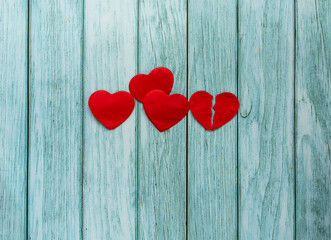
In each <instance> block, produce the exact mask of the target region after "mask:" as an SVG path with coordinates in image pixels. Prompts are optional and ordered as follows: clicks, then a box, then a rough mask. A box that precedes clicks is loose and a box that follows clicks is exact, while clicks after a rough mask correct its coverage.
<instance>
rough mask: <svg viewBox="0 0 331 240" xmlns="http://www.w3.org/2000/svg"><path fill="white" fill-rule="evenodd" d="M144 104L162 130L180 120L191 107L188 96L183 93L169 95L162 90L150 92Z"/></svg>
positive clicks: (149, 114) (153, 121)
mask: <svg viewBox="0 0 331 240" xmlns="http://www.w3.org/2000/svg"><path fill="white" fill-rule="evenodd" d="M143 104H144V109H145V112H146V114H147V117H148V118H149V119H150V120H151V121H152V123H153V124H154V125H155V127H156V128H157V129H158V130H159V131H160V132H163V131H165V130H167V129H169V128H171V127H172V126H174V125H176V124H177V123H178V122H180V120H182V119H183V118H184V117H185V115H186V114H187V112H188V110H189V109H190V106H189V103H188V101H187V98H186V97H184V96H183V95H181V94H172V95H167V94H166V93H164V92H163V91H161V90H153V91H151V92H149V93H148V94H147V95H146V97H145V99H144V103H143Z"/></svg>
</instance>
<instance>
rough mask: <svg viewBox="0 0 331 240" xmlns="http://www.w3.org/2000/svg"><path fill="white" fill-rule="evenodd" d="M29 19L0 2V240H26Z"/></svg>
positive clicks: (22, 4)
mask: <svg viewBox="0 0 331 240" xmlns="http://www.w3.org/2000/svg"><path fill="white" fill-rule="evenodd" d="M27 16H28V12H27V1H22V0H4V1H1V2H0V49H1V50H0V106H1V107H0V136H1V137H0V239H26V186H27V185H26V184H27V181H26V180H27V179H26V177H27V174H26V173H27V163H26V161H27V121H26V120H27V52H28V51H27V36H28V34H27V33H28V30H27Z"/></svg>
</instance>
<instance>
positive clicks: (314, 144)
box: [295, 0, 331, 239]
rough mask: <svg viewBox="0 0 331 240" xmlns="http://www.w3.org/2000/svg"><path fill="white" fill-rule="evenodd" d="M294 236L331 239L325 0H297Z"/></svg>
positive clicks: (329, 18)
mask: <svg viewBox="0 0 331 240" xmlns="http://www.w3.org/2000/svg"><path fill="white" fill-rule="evenodd" d="M296 29H297V31H296V33H297V34H296V41H297V45H296V60H297V61H296V82H295V83H296V96H295V103H296V105H295V106H296V108H295V110H296V111H295V119H296V128H295V131H296V135H295V141H296V158H295V159H296V166H297V168H296V186H297V188H296V196H297V203H296V207H297V209H296V212H297V214H296V229H297V231H296V232H297V239H331V201H330V200H331V154H330V153H331V150H330V145H329V143H330V137H331V122H330V117H331V115H330V105H331V89H330V85H331V77H330V76H331V75H330V74H331V1H329V0H321V1H310V0H298V1H297V14H296Z"/></svg>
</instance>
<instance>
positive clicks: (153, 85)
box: [129, 67, 174, 102]
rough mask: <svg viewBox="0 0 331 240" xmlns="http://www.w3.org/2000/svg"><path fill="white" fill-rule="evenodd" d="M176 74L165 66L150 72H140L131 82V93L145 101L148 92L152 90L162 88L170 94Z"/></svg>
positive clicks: (139, 99)
mask: <svg viewBox="0 0 331 240" xmlns="http://www.w3.org/2000/svg"><path fill="white" fill-rule="evenodd" d="M173 84H174V76H173V74H172V72H171V71H170V70H169V69H168V68H165V67H157V68H154V69H153V70H152V71H151V72H150V73H149V74H147V75H146V74H138V75H136V76H134V77H133V78H132V79H131V81H130V84H129V90H130V92H131V94H132V95H133V96H134V97H135V98H136V99H137V100H138V101H140V102H143V100H144V97H145V96H146V94H147V93H149V92H150V91H152V90H156V89H159V90H162V91H163V92H165V93H166V94H170V92H171V89H172V85H173Z"/></svg>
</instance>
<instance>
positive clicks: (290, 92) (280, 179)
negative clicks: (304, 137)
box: [238, 0, 295, 239]
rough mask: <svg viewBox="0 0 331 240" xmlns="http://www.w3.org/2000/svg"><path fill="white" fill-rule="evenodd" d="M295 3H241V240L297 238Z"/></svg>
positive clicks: (244, 0) (271, 0) (258, 0)
mask: <svg viewBox="0 0 331 240" xmlns="http://www.w3.org/2000/svg"><path fill="white" fill-rule="evenodd" d="M293 14H294V3H293V1H280V0H276V1H275V0H256V1H255V0H254V1H251V0H242V1H239V37H240V39H239V40H240V41H239V69H238V70H239V97H240V99H239V100H240V102H241V107H240V110H239V112H240V116H239V126H238V127H239V129H238V137H239V139H238V141H239V142H238V147H239V184H240V185H239V189H240V192H239V238H240V239H293V238H294V223H295V222H294V221H295V219H294V147H293V146H294V145H293V136H294V135H293V134H294V119H293V118H294V114H293V113H294V104H293V102H294V89H293V88H294V15H293Z"/></svg>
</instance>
